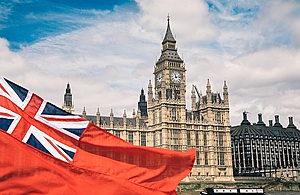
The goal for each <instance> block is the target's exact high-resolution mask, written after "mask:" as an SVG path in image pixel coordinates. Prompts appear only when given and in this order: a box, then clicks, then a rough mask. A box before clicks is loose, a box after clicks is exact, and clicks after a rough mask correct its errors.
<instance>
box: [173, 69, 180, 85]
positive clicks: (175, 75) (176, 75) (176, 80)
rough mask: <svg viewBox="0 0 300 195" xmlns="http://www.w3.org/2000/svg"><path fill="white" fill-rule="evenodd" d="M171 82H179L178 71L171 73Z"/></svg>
mask: <svg viewBox="0 0 300 195" xmlns="http://www.w3.org/2000/svg"><path fill="white" fill-rule="evenodd" d="M171 81H172V82H174V83H179V82H180V81H181V74H180V73H179V72H178V71H173V72H171Z"/></svg>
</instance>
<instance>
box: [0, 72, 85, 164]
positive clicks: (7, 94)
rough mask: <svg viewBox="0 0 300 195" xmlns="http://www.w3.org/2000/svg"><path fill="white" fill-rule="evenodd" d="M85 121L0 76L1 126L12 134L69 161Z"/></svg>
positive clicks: (83, 128) (71, 158)
mask: <svg viewBox="0 0 300 195" xmlns="http://www.w3.org/2000/svg"><path fill="white" fill-rule="evenodd" d="M88 123H89V122H88V121H86V120H84V119H83V118H81V117H79V116H76V115H73V114H70V113H68V112H66V111H64V110H62V109H60V108H58V107H56V106H54V105H53V104H51V103H49V102H46V101H44V100H43V99H42V98H41V97H39V96H37V95H36V94H34V93H32V92H30V91H28V90H27V89H25V88H23V87H21V86H19V85H17V84H15V83H13V82H11V81H9V80H7V79H5V78H3V77H0V129H1V130H3V131H6V132H7V133H8V134H11V135H12V136H13V137H14V138H16V139H18V140H20V141H22V142H24V143H27V144H29V145H31V146H32V147H35V148H37V149H38V150H41V151H43V152H45V153H48V154H49V155H52V156H54V157H55V158H58V159H60V160H62V161H65V162H70V161H72V160H73V158H74V155H75V153H76V148H77V147H76V143H77V142H78V140H79V138H80V136H81V134H82V133H83V131H84V130H85V129H86V127H87V125H88Z"/></svg>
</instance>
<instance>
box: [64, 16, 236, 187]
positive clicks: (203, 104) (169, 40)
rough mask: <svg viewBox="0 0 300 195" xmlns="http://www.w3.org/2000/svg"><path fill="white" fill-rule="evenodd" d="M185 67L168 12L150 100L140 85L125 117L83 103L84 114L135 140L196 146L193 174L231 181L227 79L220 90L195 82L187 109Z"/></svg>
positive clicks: (181, 147)
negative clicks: (89, 109) (133, 105)
mask: <svg viewBox="0 0 300 195" xmlns="http://www.w3.org/2000/svg"><path fill="white" fill-rule="evenodd" d="M186 73H187V70H186V66H185V63H184V61H183V60H182V58H181V57H180V56H179V55H178V53H177V47H176V40H175V38H174V36H173V34H172V32H171V28H170V21H169V18H168V20H167V29H166V34H165V36H164V39H163V41H162V50H161V56H160V58H159V59H158V61H157V62H156V65H155V68H154V81H153V82H152V81H151V80H150V81H149V84H148V91H147V95H148V97H147V99H148V101H146V95H145V92H144V90H143V89H142V90H141V94H140V100H139V102H138V109H137V112H136V111H135V110H133V113H132V117H128V116H127V113H126V111H124V114H123V116H122V117H116V116H114V113H113V110H111V113H110V115H109V116H102V115H101V114H100V111H99V109H98V110H97V113H96V115H93V116H91V115H87V114H86V110H85V108H84V110H83V113H82V116H83V117H84V118H86V119H87V120H89V121H92V122H93V123H94V124H96V125H98V126H99V127H101V128H103V129H105V130H107V131H109V132H110V133H112V134H114V135H116V136H118V137H120V138H122V139H124V140H126V141H128V142H131V143H132V144H135V145H140V146H152V147H160V148H167V149H172V150H180V151H187V150H189V149H191V148H195V150H196V160H195V164H194V167H193V169H192V171H191V173H190V175H189V176H190V178H194V179H198V180H210V181H233V169H232V159H231V158H232V155H231V146H230V116H229V96H228V87H227V84H226V82H224V84H223V94H222V95H221V94H220V93H214V92H212V90H211V85H210V82H209V80H207V85H206V92H205V94H202V93H201V92H199V91H198V89H197V87H196V85H193V86H192V91H191V104H192V105H191V108H192V109H191V110H190V111H188V110H187V106H186V76H187V75H186ZM65 104H67V103H65Z"/></svg>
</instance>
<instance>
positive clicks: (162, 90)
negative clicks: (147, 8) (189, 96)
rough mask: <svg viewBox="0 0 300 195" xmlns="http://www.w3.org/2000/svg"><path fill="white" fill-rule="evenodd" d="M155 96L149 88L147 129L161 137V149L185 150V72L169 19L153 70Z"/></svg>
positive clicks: (159, 145) (149, 87) (158, 144)
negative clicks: (159, 53) (159, 54)
mask: <svg viewBox="0 0 300 195" xmlns="http://www.w3.org/2000/svg"><path fill="white" fill-rule="evenodd" d="M154 79H155V81H154V93H153V92H152V84H151V82H150V83H149V86H148V100H149V101H148V127H149V130H154V131H155V136H160V139H157V140H160V141H159V143H155V145H156V146H158V147H164V148H170V149H175V150H185V146H186V144H185V142H186V139H185V137H184V136H182V135H185V133H184V132H183V131H185V129H186V127H185V126H186V99H185V98H186V97H185V94H186V69H185V65H184V62H183V60H182V59H181V58H180V56H179V55H178V53H177V48H176V40H175V38H174V36H173V34H172V32H171V28H170V18H169V17H168V19H167V30H166V34H165V37H164V39H163V41H162V50H161V56H160V58H159V59H158V61H157V62H156V65H155V68H154Z"/></svg>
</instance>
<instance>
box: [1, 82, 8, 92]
mask: <svg viewBox="0 0 300 195" xmlns="http://www.w3.org/2000/svg"><path fill="white" fill-rule="evenodd" d="M0 89H2V91H4V92H5V93H6V94H8V93H7V91H6V90H5V88H4V87H3V86H2V85H1V84H0Z"/></svg>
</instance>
